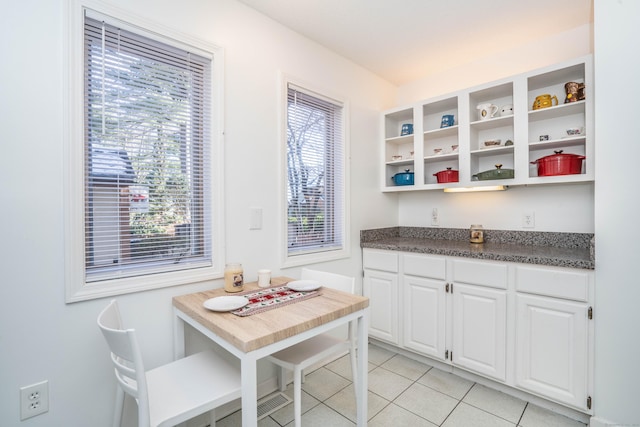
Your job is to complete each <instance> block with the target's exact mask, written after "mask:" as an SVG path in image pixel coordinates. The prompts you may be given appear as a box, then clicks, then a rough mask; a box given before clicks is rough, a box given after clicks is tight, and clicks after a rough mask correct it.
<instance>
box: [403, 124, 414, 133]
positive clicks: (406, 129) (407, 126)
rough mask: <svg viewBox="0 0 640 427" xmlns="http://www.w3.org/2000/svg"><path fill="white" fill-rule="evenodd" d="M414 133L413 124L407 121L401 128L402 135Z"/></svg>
mask: <svg viewBox="0 0 640 427" xmlns="http://www.w3.org/2000/svg"><path fill="white" fill-rule="evenodd" d="M412 133H413V124H411V123H405V124H403V125H402V128H401V130H400V136H405V135H411V134H412Z"/></svg>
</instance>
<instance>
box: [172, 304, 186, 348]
mask: <svg viewBox="0 0 640 427" xmlns="http://www.w3.org/2000/svg"><path fill="white" fill-rule="evenodd" d="M184 355H185V342H184V320H182V319H181V318H180V317H178V314H177V310H176V308H175V307H174V309H173V360H178V359H182V358H183V357H184Z"/></svg>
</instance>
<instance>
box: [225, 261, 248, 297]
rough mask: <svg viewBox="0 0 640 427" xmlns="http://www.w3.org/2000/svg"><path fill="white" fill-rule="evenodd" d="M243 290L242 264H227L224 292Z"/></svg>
mask: <svg viewBox="0 0 640 427" xmlns="http://www.w3.org/2000/svg"><path fill="white" fill-rule="evenodd" d="M243 288H244V278H243V271H242V264H237V263H231V264H227V265H226V266H225V268H224V290H225V291H227V292H240V291H241V290H242V289H243Z"/></svg>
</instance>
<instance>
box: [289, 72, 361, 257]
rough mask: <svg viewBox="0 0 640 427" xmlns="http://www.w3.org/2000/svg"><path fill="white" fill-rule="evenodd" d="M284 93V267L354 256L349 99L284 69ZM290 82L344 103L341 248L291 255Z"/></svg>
mask: <svg viewBox="0 0 640 427" xmlns="http://www.w3.org/2000/svg"><path fill="white" fill-rule="evenodd" d="M279 81H280V97H279V104H280V105H279V108H278V114H279V116H280V117H279V123H280V126H279V140H280V156H279V158H280V162H281V163H280V167H279V168H278V170H279V172H280V182H281V187H280V188H281V197H280V210H279V211H280V216H281V218H280V228H281V233H280V245H279V246H280V251H281V267H282V268H289V267H297V266H302V265H308V264H314V263H320V262H326V261H334V260H339V259H345V258H349V257H350V256H351V208H350V201H351V196H350V189H351V185H350V173H349V170H350V163H349V160H350V158H351V154H350V141H349V134H350V131H349V128H350V122H349V110H350V109H349V102H348V100H346V99H345V98H344V97H342V96H337V95H335V94H333V93H330V92H329V91H328V90H326V89H323V88H319V87H317V86H316V85H313V84H310V83H308V82H304V81H302V80H300V79H298V78H295V77H293V76H291V75H288V74H286V73H282V72H281V73H280V78H279ZM289 85H293V86H295V87H297V88H298V89H301V90H303V91H305V92H307V93H309V94H312V95H313V96H316V97H318V98H320V99H325V100H328V101H331V102H337V103H340V104H342V120H343V122H342V141H343V144H344V146H343V150H342V156H343V158H342V167H343V171H342V173H343V185H344V188H343V189H342V190H343V191H342V198H343V200H342V201H341V203H342V206H343V207H344V209H343V212H342V214H343V218H342V236H343V243H342V248H340V249H326V250H323V249H319V250H317V251H313V252H306V253H298V254H296V255H290V254H289V251H288V232H287V228H288V223H287V219H288V215H287V205H288V202H287V107H288V104H287V93H288V87H289Z"/></svg>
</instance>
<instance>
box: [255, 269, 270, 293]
mask: <svg viewBox="0 0 640 427" xmlns="http://www.w3.org/2000/svg"><path fill="white" fill-rule="evenodd" d="M270 285H271V270H267V269H262V270H258V286H259V287H261V288H268V287H269V286H270Z"/></svg>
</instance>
